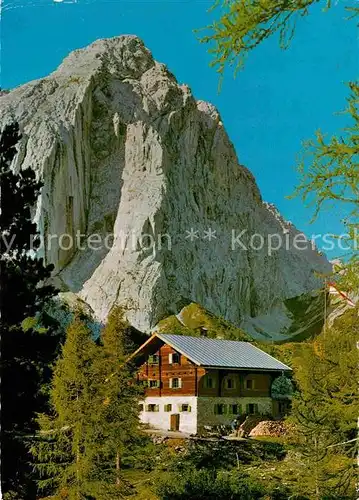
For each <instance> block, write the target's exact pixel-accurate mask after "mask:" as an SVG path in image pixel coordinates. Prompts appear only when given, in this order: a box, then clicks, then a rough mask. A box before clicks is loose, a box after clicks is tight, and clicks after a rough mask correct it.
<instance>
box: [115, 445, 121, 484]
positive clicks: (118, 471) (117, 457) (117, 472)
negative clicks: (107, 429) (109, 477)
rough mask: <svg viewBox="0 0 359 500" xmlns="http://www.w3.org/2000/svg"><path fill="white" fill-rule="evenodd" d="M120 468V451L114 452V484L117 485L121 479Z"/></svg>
mask: <svg viewBox="0 0 359 500" xmlns="http://www.w3.org/2000/svg"><path fill="white" fill-rule="evenodd" d="M120 469H121V458H120V453H119V452H117V453H116V484H117V486H119V485H120V483H121V480H120Z"/></svg>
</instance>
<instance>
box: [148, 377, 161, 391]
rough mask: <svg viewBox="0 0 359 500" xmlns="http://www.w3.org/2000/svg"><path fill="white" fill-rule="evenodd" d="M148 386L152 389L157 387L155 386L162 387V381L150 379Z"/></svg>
mask: <svg viewBox="0 0 359 500" xmlns="http://www.w3.org/2000/svg"><path fill="white" fill-rule="evenodd" d="M148 387H150V388H151V389H153V388H155V387H160V381H159V380H153V379H152V380H149V381H148Z"/></svg>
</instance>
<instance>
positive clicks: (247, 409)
mask: <svg viewBox="0 0 359 500" xmlns="http://www.w3.org/2000/svg"><path fill="white" fill-rule="evenodd" d="M246 413H247V415H248V414H249V405H246Z"/></svg>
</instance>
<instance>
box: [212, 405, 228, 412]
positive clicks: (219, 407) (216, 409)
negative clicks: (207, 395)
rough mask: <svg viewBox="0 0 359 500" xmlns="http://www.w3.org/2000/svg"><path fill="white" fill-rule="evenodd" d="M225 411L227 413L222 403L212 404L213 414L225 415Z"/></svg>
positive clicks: (225, 406)
mask: <svg viewBox="0 0 359 500" xmlns="http://www.w3.org/2000/svg"><path fill="white" fill-rule="evenodd" d="M226 413H227V405H224V404H216V405H214V414H215V415H225V414H226Z"/></svg>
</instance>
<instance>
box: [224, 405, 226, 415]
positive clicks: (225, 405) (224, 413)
mask: <svg viewBox="0 0 359 500" xmlns="http://www.w3.org/2000/svg"><path fill="white" fill-rule="evenodd" d="M223 415H227V405H223Z"/></svg>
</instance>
